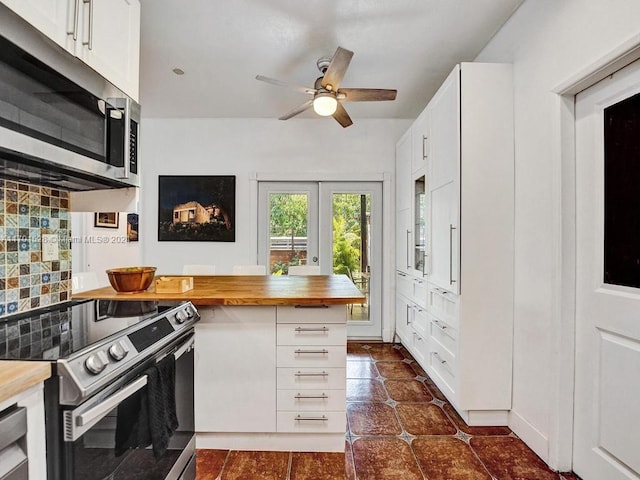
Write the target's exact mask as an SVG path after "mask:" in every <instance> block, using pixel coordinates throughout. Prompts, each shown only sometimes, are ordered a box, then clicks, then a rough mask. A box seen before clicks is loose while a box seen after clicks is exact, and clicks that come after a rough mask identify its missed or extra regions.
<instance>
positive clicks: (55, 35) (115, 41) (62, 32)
mask: <svg viewBox="0 0 640 480" xmlns="http://www.w3.org/2000/svg"><path fill="white" fill-rule="evenodd" d="M1 1H2V3H4V4H5V5H6V6H7V7H9V8H10V9H11V10H13V11H14V12H15V13H16V14H18V15H20V16H21V17H22V18H24V19H25V20H26V21H27V22H29V23H30V24H31V25H32V26H33V27H35V28H36V29H37V30H39V31H40V32H41V33H43V34H44V35H46V36H47V37H49V38H50V39H51V40H53V41H54V42H55V43H57V44H58V45H60V46H61V47H62V48H64V49H65V50H67V51H68V52H69V53H71V54H72V55H74V56H76V57H78V58H80V59H81V60H82V61H83V62H84V63H86V64H87V65H89V66H90V67H91V68H93V69H94V70H95V71H96V72H98V73H99V74H100V75H102V76H103V77H105V78H106V79H107V80H109V81H110V82H111V83H113V84H114V85H115V86H116V87H118V88H119V89H120V90H122V91H123V92H125V93H126V94H127V95H129V96H130V97H132V98H133V99H134V100H136V101H137V100H138V87H139V62H140V2H139V0H1Z"/></svg>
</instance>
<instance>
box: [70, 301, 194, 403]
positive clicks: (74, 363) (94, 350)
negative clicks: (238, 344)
mask: <svg viewBox="0 0 640 480" xmlns="http://www.w3.org/2000/svg"><path fill="white" fill-rule="evenodd" d="M199 318H200V316H199V314H198V311H197V310H196V308H195V307H194V306H193V305H192V304H191V303H190V302H185V303H182V304H180V305H177V306H175V307H171V308H169V309H167V310H165V311H163V312H162V313H159V314H158V315H156V316H154V317H151V318H147V319H145V320H143V321H142V322H140V323H138V324H135V325H132V326H130V327H129V328H125V329H123V330H121V331H120V332H118V335H112V336H110V337H109V338H105V339H104V340H103V341H101V342H97V343H94V344H93V345H91V346H90V347H87V348H85V349H84V350H82V351H79V352H77V355H74V356H73V357H72V358H69V359H60V360H58V363H57V369H58V375H59V376H60V377H62V378H61V389H60V403H61V404H63V405H77V404H78V403H79V402H81V401H82V399H84V398H87V397H88V396H91V395H93V393H95V392H97V391H100V389H101V388H104V387H105V386H106V385H108V384H109V383H110V382H112V381H113V380H114V379H116V378H118V376H120V375H122V374H123V373H125V372H127V371H129V370H130V369H131V368H132V367H134V366H136V365H138V364H139V363H140V362H142V361H144V360H145V359H146V358H148V357H149V356H150V355H152V354H153V353H154V352H156V351H158V350H160V349H162V348H165V347H166V346H168V345H171V343H172V342H173V341H174V339H177V338H178V337H179V336H180V334H181V332H183V331H185V330H188V329H190V328H193V324H194V323H195V322H197V321H198V320H199ZM100 321H109V319H108V318H106V319H101V320H100Z"/></svg>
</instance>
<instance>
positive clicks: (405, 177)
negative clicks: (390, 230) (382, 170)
mask: <svg viewBox="0 0 640 480" xmlns="http://www.w3.org/2000/svg"><path fill="white" fill-rule="evenodd" d="M411 152H412V149H411V130H410V129H409V130H407V132H406V133H405V134H404V135H403V136H402V138H400V140H399V141H398V143H397V144H396V211H400V210H404V209H405V208H411V189H410V188H409V186H410V185H411Z"/></svg>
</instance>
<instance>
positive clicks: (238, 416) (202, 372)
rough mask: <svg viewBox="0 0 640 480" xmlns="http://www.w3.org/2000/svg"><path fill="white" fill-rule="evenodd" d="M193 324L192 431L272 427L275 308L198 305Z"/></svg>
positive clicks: (273, 421)
mask: <svg viewBox="0 0 640 480" xmlns="http://www.w3.org/2000/svg"><path fill="white" fill-rule="evenodd" d="M199 312H200V315H201V317H202V318H201V320H200V321H199V322H198V323H197V324H196V361H195V419H196V431H198V432H275V431H276V307H253V306H233V307H210V308H205V307H202V308H200V309H199Z"/></svg>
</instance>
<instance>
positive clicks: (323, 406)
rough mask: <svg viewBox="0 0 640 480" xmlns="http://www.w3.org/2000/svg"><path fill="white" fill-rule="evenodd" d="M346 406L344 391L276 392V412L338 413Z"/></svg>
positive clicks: (301, 390)
mask: <svg viewBox="0 0 640 480" xmlns="http://www.w3.org/2000/svg"><path fill="white" fill-rule="evenodd" d="M346 404H347V393H346V390H329V389H325V390H322V389H318V390H304V389H301V388H300V389H298V390H278V404H277V405H278V410H280V411H298V412H310V411H311V412H312V411H318V412H326V411H340V410H344V409H345V405H346Z"/></svg>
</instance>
